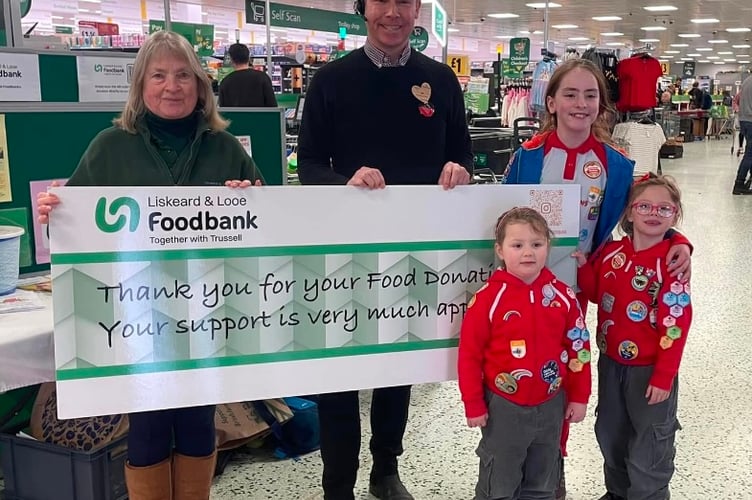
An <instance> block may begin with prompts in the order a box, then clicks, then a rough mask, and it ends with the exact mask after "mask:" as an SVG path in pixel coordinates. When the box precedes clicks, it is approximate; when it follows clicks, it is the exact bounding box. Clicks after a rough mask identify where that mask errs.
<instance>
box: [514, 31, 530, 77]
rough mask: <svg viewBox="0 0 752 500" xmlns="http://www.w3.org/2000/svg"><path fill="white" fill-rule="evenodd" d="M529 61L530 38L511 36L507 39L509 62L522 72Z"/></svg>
mask: <svg viewBox="0 0 752 500" xmlns="http://www.w3.org/2000/svg"><path fill="white" fill-rule="evenodd" d="M529 62H530V39H529V38H512V39H511V40H509V63H510V64H511V65H512V66H513V67H515V69H516V70H517V71H518V72H522V71H523V70H524V69H525V66H527V64H528V63H529Z"/></svg>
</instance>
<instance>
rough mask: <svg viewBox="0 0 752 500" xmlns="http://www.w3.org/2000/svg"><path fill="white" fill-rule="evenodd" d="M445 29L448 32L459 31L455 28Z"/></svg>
mask: <svg viewBox="0 0 752 500" xmlns="http://www.w3.org/2000/svg"><path fill="white" fill-rule="evenodd" d="M447 31H448V32H449V33H459V32H460V30H458V29H457V28H447Z"/></svg>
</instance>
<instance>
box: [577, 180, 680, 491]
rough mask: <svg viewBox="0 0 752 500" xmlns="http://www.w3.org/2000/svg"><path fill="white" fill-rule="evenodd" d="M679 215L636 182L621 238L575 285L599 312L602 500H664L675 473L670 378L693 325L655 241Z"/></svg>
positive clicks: (672, 198) (673, 382) (652, 187)
mask: <svg viewBox="0 0 752 500" xmlns="http://www.w3.org/2000/svg"><path fill="white" fill-rule="evenodd" d="M681 215H682V205H681V196H680V193H679V189H678V188H677V187H676V184H675V183H674V181H673V180H672V179H670V178H668V177H658V176H655V175H654V174H649V175H647V176H645V177H643V178H641V179H640V180H638V181H637V182H636V183H635V184H634V186H632V190H631V193H630V196H629V203H628V204H627V208H626V209H625V211H624V213H623V214H622V217H621V221H620V227H621V229H622V230H623V231H624V233H625V234H626V237H624V238H623V239H621V240H618V241H612V242H609V243H607V244H606V245H605V246H604V247H603V248H602V249H601V250H600V251H599V252H597V253H596V254H595V255H593V257H591V258H590V259H589V260H588V261H586V259H585V256H584V255H583V254H582V253H579V252H578V253H575V257H577V260H578V264H579V265H580V266H581V267H580V268H579V271H578V276H577V281H578V284H579V286H580V288H581V290H582V292H583V293H584V294H585V295H586V296H587V297H588V299H589V300H590V301H592V302H595V303H596V304H598V332H597V335H596V342H597V344H598V348H599V349H600V351H601V356H600V359H599V360H598V412H597V419H596V423H595V435H596V437H597V439H598V444H599V445H600V448H601V452H602V454H603V459H604V474H605V482H606V489H607V493H606V494H605V495H604V496H603V497H601V500H626V499H631V498H650V499H656V500H659V499H660V500H664V499H668V498H670V495H669V481H670V480H671V476H672V475H673V473H674V455H675V448H674V438H675V435H676V431H677V430H678V429H679V428H680V426H679V421H678V420H677V418H676V406H677V393H678V380H677V372H678V371H679V363H680V362H681V358H682V352H683V351H684V345H685V342H686V340H687V333H688V331H689V326H690V323H691V322H692V305H691V299H690V286H689V282H688V281H682V280H679V279H677V278H672V277H671V276H670V274H669V270H668V266H669V263H668V262H666V254H667V253H668V249H669V246H670V245H671V241H670V240H667V239H665V238H664V235H665V234H666V231H668V230H669V229H670V228H672V227H673V226H674V225H675V224H676V223H677V221H678V220H679V219H680V218H681Z"/></svg>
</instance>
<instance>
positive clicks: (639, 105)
mask: <svg viewBox="0 0 752 500" xmlns="http://www.w3.org/2000/svg"><path fill="white" fill-rule="evenodd" d="M616 74H617V75H618V76H619V100H618V101H617V103H616V108H617V109H618V110H619V111H622V112H626V111H644V110H646V109H651V108H654V107H655V106H656V105H657V104H658V100H657V98H656V88H657V87H656V86H657V84H658V78H660V77H661V75H662V74H663V71H662V70H661V63H659V62H658V59H655V58H654V57H651V56H649V55H647V54H639V55H636V56H632V57H629V58H627V59H622V60H621V61H619V64H618V66H617V67H616Z"/></svg>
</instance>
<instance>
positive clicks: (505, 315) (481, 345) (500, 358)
mask: <svg viewBox="0 0 752 500" xmlns="http://www.w3.org/2000/svg"><path fill="white" fill-rule="evenodd" d="M458 373H459V385H460V392H461V393H462V401H463V402H464V404H465V415H466V416H467V417H468V418H473V417H480V416H482V415H484V414H485V413H487V412H488V409H487V407H486V403H485V398H484V386H485V387H487V388H489V389H490V390H492V391H494V392H495V393H496V394H498V395H500V396H502V397H504V398H506V399H508V400H509V401H511V402H513V403H516V404H518V405H522V406H535V405H539V404H541V403H543V402H545V401H547V400H549V399H551V398H552V397H554V396H555V395H556V394H557V393H558V392H559V390H560V389H562V388H563V389H564V390H566V391H567V399H568V400H569V401H573V402H577V403H585V404H587V401H588V398H589V397H590V385H591V383H590V334H589V332H588V330H587V328H586V327H585V321H584V319H583V316H582V313H581V312H580V308H579V305H578V304H577V300H576V299H575V294H574V292H573V291H572V289H571V288H569V287H568V286H567V285H565V284H564V283H562V282H560V281H558V280H557V279H556V277H555V276H554V275H553V273H552V272H551V271H549V270H548V269H547V268H544V269H543V270H542V271H541V274H540V276H538V278H537V279H536V280H535V281H534V282H533V283H532V284H530V285H528V284H526V283H524V282H523V281H522V280H520V279H519V278H517V277H516V276H513V275H511V274H509V273H508V272H506V271H504V270H497V271H495V272H494V274H493V275H491V277H490V278H489V280H488V282H487V283H486V285H484V286H483V288H481V289H480V290H478V293H476V294H475V296H474V297H473V298H472V299H471V300H470V302H469V303H468V308H467V312H466V313H465V319H464V321H463V322H462V331H461V334H460V348H459V358H458Z"/></svg>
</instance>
